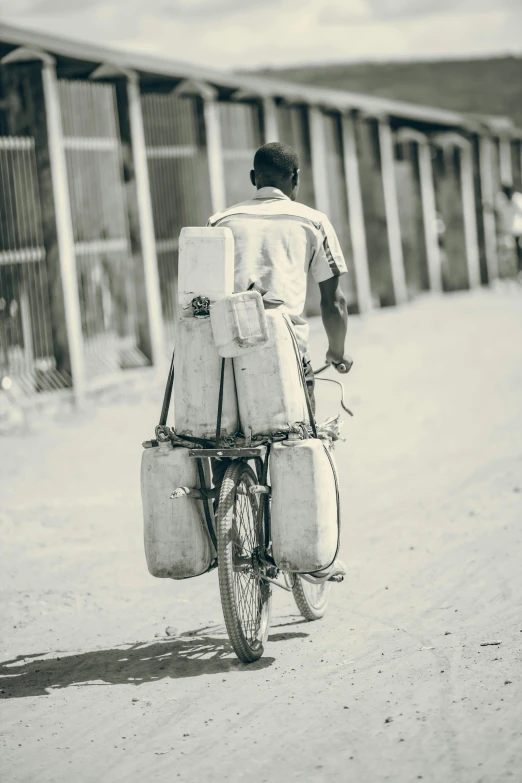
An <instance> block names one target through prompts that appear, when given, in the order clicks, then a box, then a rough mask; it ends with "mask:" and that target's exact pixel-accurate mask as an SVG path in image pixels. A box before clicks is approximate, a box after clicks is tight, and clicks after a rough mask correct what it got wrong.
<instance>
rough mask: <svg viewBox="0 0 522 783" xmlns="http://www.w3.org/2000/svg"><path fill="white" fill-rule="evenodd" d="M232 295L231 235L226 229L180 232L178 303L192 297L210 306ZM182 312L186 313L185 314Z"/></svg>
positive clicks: (198, 229) (184, 306)
mask: <svg viewBox="0 0 522 783" xmlns="http://www.w3.org/2000/svg"><path fill="white" fill-rule="evenodd" d="M233 291H234V235H233V234H232V231H231V230H230V229H229V228H219V227H217V228H182V229H181V233H180V235H179V255H178V302H179V304H180V305H181V307H182V308H188V307H189V305H190V303H191V302H192V300H193V299H194V298H195V297H196V296H206V297H208V298H209V299H210V301H211V302H215V301H217V300H218V299H222V298H223V297H224V296H228V294H231V293H233ZM185 312H186V311H185Z"/></svg>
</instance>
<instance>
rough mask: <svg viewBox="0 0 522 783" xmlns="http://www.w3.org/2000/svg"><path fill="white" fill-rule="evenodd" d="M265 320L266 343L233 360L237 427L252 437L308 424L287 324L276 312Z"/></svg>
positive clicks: (270, 313) (270, 311) (296, 362)
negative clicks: (238, 425)
mask: <svg viewBox="0 0 522 783" xmlns="http://www.w3.org/2000/svg"><path fill="white" fill-rule="evenodd" d="M265 317H266V320H267V324H268V342H267V343H266V344H265V345H263V346H261V347H259V348H255V349H254V350H252V351H249V352H248V353H245V354H243V355H242V356H238V357H236V358H235V359H234V360H233V361H234V371H235V377H236V387H237V399H238V405H239V418H240V420H241V427H242V429H243V432H244V433H245V434H249V433H251V434H252V435H260V434H263V435H267V434H269V433H271V432H277V431H282V432H286V431H288V430H289V429H290V427H291V426H292V424H294V423H295V422H302V421H308V412H307V408H306V401H305V396H304V390H303V385H302V381H301V375H300V371H299V363H300V362H301V361H302V360H301V356H300V354H299V351H298V350H297V349H296V348H295V346H294V342H293V339H292V333H291V332H290V331H289V327H290V329H291V328H292V327H291V323H290V321H289V319H288V317H287V316H286V315H285V314H284V313H281V312H280V311H277V310H268V311H267V312H265ZM296 351H297V352H296Z"/></svg>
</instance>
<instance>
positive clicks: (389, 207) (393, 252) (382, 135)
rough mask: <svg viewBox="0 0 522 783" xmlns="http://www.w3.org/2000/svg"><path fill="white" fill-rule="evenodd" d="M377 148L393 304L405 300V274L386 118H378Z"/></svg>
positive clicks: (391, 143) (393, 169)
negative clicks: (379, 161) (393, 297)
mask: <svg viewBox="0 0 522 783" xmlns="http://www.w3.org/2000/svg"><path fill="white" fill-rule="evenodd" d="M378 127H379V149H380V154H381V174H382V187H383V192H384V210H385V213H386V226H387V229H388V247H389V250H390V265H391V275H392V283H393V292H394V296H395V304H397V305H401V304H404V303H405V302H406V300H407V290H406V274H405V271H404V258H403V254H402V239H401V224H400V219H399V204H398V201H397V187H396V183H395V161H394V147H393V138H392V132H391V128H390V123H389V120H388V118H387V117H386V118H379V119H378Z"/></svg>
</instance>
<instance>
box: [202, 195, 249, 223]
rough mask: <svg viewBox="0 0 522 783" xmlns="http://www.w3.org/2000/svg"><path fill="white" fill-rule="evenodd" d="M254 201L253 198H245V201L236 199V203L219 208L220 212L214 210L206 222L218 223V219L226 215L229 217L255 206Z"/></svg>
mask: <svg viewBox="0 0 522 783" xmlns="http://www.w3.org/2000/svg"><path fill="white" fill-rule="evenodd" d="M256 203H257V202H256V201H255V200H254V199H247V200H246V201H238V203H237V204H232V206H231V207H227V208H226V209H223V210H221V212H215V213H214V214H213V215H211V217H209V219H208V224H209V225H211V226H213V225H215V224H216V223H219V221H220V220H223V219H224V218H226V217H229V216H230V215H234V214H236V213H238V212H241V211H245V210H248V209H249V208H250V207H255V205H256Z"/></svg>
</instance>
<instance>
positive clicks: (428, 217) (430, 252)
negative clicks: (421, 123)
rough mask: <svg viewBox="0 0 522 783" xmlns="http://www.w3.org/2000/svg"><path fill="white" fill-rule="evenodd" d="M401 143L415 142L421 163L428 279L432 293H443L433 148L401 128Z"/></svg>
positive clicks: (422, 136)
mask: <svg viewBox="0 0 522 783" xmlns="http://www.w3.org/2000/svg"><path fill="white" fill-rule="evenodd" d="M396 138H397V141H399V142H402V141H404V142H415V143H416V144H417V155H418V161H419V180H420V191H421V203H422V222H423V228H424V242H425V245H426V260H427V262H428V279H429V283H430V291H432V292H434V293H441V292H442V266H441V258H440V248H439V241H438V236H437V207H436V204H435V185H434V181H433V166H432V161H431V147H430V142H429V139H428V137H427V136H426V135H425V134H424V133H420V131H416V130H413V129H412V128H401V129H400V130H399V131H398V132H397V135H396Z"/></svg>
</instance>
